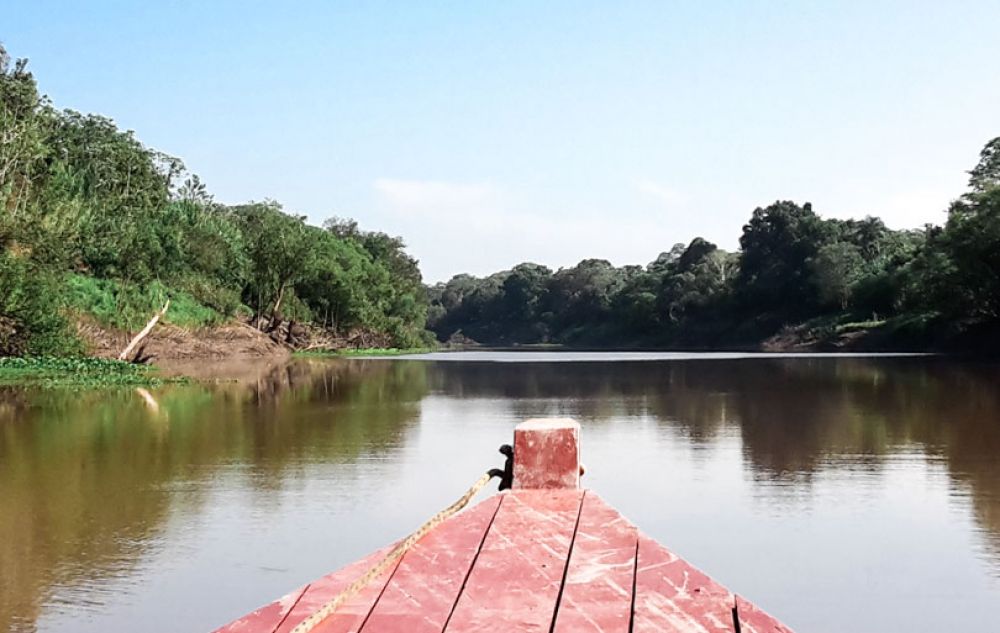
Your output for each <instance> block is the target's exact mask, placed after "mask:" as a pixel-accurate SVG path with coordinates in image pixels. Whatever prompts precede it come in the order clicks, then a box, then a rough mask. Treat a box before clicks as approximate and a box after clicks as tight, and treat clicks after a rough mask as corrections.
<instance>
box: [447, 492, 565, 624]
mask: <svg viewBox="0 0 1000 633" xmlns="http://www.w3.org/2000/svg"><path fill="white" fill-rule="evenodd" d="M583 494H584V493H583V491H582V490H514V491H511V492H509V493H507V494H506V499H504V502H503V504H501V506H500V510H499V512H497V516H496V518H495V519H494V520H493V526H492V527H491V528H490V531H489V534H487V535H486V541H485V542H484V543H483V547H482V550H481V551H480V553H479V557H478V558H477V559H476V565H475V567H473V569H472V573H471V574H470V575H469V581H468V583H467V584H466V586H465V590H464V591H463V592H462V595H461V596H460V597H459V599H458V604H457V605H456V607H455V613H454V614H453V616H452V619H451V621H450V622H449V623H448V627H447V629H446V630H447V631H449V633H464V632H466V631H477V632H488V631H498V632H505V633H506V632H509V631H545V632H546V633H547V632H548V631H549V630H550V628H551V626H552V619H553V617H554V615H555V610H556V605H557V601H558V599H559V594H560V590H561V587H562V579H563V575H564V574H565V571H566V561H567V559H568V557H569V553H570V546H571V543H572V541H573V534H574V533H575V531H576V524H577V519H578V518H579V516H580V505H581V502H582V500H583Z"/></svg>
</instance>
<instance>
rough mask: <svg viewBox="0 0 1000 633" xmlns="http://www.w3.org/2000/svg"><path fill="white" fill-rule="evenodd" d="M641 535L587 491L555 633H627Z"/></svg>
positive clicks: (602, 501) (619, 515)
mask: <svg viewBox="0 0 1000 633" xmlns="http://www.w3.org/2000/svg"><path fill="white" fill-rule="evenodd" d="M638 542H639V533H638V530H636V528H635V526H634V525H632V524H631V523H629V522H628V520H627V519H625V517H623V516H622V515H621V514H620V513H619V512H618V511H617V510H615V509H614V508H612V507H611V506H609V505H608V504H607V503H605V502H604V500H603V499H601V498H600V497H598V496H597V495H596V494H594V493H593V492H590V491H588V492H587V493H586V494H585V496H584V498H583V509H582V510H581V511H580V521H579V525H578V526H577V529H576V538H575V539H574V540H573V551H572V553H571V554H570V559H569V569H568V571H567V572H566V582H565V585H564V587H563V594H562V600H561V601H560V603H559V612H558V613H557V614H556V625H555V629H554V630H555V632H556V633H573V632H575V631H580V632H581V633H583V632H587V631H594V632H595V633H628V630H629V620H630V618H631V615H632V580H633V578H634V575H635V558H636V548H637V546H638Z"/></svg>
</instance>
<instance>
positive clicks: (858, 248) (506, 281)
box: [428, 138, 1000, 347]
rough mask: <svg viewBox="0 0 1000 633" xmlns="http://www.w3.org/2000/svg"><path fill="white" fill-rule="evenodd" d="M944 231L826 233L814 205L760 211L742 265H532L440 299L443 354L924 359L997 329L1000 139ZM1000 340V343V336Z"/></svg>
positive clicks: (861, 228) (436, 309)
mask: <svg viewBox="0 0 1000 633" xmlns="http://www.w3.org/2000/svg"><path fill="white" fill-rule="evenodd" d="M969 173H970V179H969V190H968V191H967V192H966V193H965V194H963V195H962V196H961V197H960V198H958V199H957V200H956V201H955V202H953V203H952V205H951V207H950V209H949V210H948V219H947V222H946V223H945V224H944V226H932V225H928V226H925V227H924V228H922V229H917V230H904V231H894V230H891V229H889V228H887V227H886V226H885V224H884V223H883V222H882V221H881V220H880V219H878V218H876V217H868V218H865V219H863V220H837V219H823V218H821V217H820V216H818V215H817V214H816V213H815V212H814V211H813V209H812V206H811V205H810V204H808V203H806V204H803V205H801V206H800V205H798V204H796V203H794V202H790V201H778V202H775V203H774V204H771V205H770V206H767V207H763V208H758V209H755V210H754V212H753V215H752V216H751V217H750V221H749V222H747V224H746V225H744V227H743V234H742V235H741V237H740V250H739V252H736V253H732V252H726V251H724V250H722V249H720V248H717V247H716V245H715V244H712V243H711V242H708V241H706V240H704V239H702V238H700V237H698V238H695V239H694V240H692V241H691V242H690V243H689V244H687V245H684V244H676V245H674V247H673V248H671V249H670V250H669V251H667V252H664V253H662V254H660V256H659V257H657V258H656V259H655V260H654V261H652V262H650V263H649V264H648V265H646V266H645V267H641V266H622V267H615V266H613V265H611V264H610V263H609V262H607V261H605V260H602V259H587V260H584V261H582V262H580V263H579V264H577V265H576V266H574V267H572V268H564V269H560V270H557V271H553V270H551V269H549V268H547V267H545V266H542V265H539V264H533V263H524V264H520V265H518V266H515V267H514V268H513V269H511V270H507V271H503V272H498V273H495V274H493V275H490V276H488V277H484V278H478V277H473V276H470V275H457V276H455V277H453V278H452V279H451V280H450V281H448V282H447V283H442V284H437V285H435V286H433V287H432V288H430V308H429V316H428V325H429V327H430V328H431V329H432V330H433V331H434V332H435V333H436V334H437V336H438V337H439V338H440V339H441V340H448V339H449V338H452V339H456V340H468V339H472V340H475V341H478V342H481V343H486V344H491V345H511V344H530V343H563V344H578V345H650V346H665V345H685V346H708V347H711V346H720V345H733V344H742V343H756V342H759V341H760V340H762V338H765V337H768V336H770V335H773V334H775V333H777V332H779V331H781V330H782V328H783V327H785V326H789V325H791V324H802V323H804V324H805V325H806V328H805V329H806V331H808V332H810V333H811V335H813V336H816V337H819V338H820V339H823V338H824V337H825V338H827V339H834V340H835V339H836V337H837V335H838V334H844V333H847V332H850V331H852V330H854V329H866V330H871V329H873V328H875V329H881V330H882V331H883V334H884V337H885V338H886V341H887V342H892V341H895V342H899V343H914V344H917V345H924V344H927V343H929V342H932V340H933V339H934V338H949V337H951V338H954V337H958V336H961V335H962V334H963V333H967V332H976V331H992V332H994V333H995V332H996V326H997V325H998V321H1000V138H996V139H993V140H992V141H990V142H989V143H988V144H987V145H986V146H985V148H984V149H983V150H982V153H981V155H980V160H979V163H978V164H977V165H976V166H975V168H973V170H972V171H971V172H969ZM994 335H995V334H994Z"/></svg>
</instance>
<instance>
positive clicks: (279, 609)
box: [214, 585, 309, 633]
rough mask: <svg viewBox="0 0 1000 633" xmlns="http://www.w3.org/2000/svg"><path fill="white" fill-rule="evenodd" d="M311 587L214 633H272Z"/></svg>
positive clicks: (303, 588)
mask: <svg viewBox="0 0 1000 633" xmlns="http://www.w3.org/2000/svg"><path fill="white" fill-rule="evenodd" d="M308 588H309V585H302V586H301V587H299V588H298V589H296V590H295V591H293V592H291V593H289V594H286V595H284V596H282V597H281V598H279V599H277V600H275V601H274V602H272V603H271V604H268V605H264V606H263V607H261V608H259V609H257V610H256V611H252V612H250V613H248V614H246V615H245V616H243V617H242V618H240V619H239V620H234V621H232V622H230V623H229V624H227V625H225V626H222V627H219V628H218V629H216V630H215V631H214V633H271V632H272V631H274V629H275V628H277V626H278V625H279V624H281V622H282V621H283V620H284V619H285V616H287V615H288V612H289V611H291V610H292V607H294V606H295V604H296V603H297V602H298V601H299V598H301V597H302V594H303V593H305V591H306V589H308Z"/></svg>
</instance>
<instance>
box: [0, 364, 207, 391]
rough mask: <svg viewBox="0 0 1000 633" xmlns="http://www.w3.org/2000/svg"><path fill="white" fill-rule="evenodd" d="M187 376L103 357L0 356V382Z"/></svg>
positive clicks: (134, 381)
mask: <svg viewBox="0 0 1000 633" xmlns="http://www.w3.org/2000/svg"><path fill="white" fill-rule="evenodd" d="M189 380H190V379H187V378H174V377H163V376H160V375H158V374H157V373H156V369H155V368H153V367H148V366H145V365H135V364H132V363H126V362H123V361H118V360H108V359H104V358H83V357H80V358H54V357H26V358H17V357H5V358H0V384H17V383H20V384H33V385H34V384H39V385H43V386H83V387H101V386H122V387H155V386H158V385H162V384H166V383H178V382H188V381H189Z"/></svg>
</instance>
